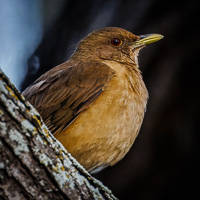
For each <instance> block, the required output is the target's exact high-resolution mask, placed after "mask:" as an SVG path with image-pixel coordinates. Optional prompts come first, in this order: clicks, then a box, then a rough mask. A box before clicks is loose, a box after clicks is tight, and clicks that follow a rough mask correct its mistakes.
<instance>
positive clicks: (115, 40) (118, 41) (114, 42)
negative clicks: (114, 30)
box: [111, 38, 122, 46]
mask: <svg viewBox="0 0 200 200" xmlns="http://www.w3.org/2000/svg"><path fill="white" fill-rule="evenodd" d="M111 44H112V45H113V46H120V45H121V44H122V41H121V40H120V39H119V38H113V39H112V40H111Z"/></svg>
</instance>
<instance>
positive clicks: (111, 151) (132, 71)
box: [22, 27, 163, 173]
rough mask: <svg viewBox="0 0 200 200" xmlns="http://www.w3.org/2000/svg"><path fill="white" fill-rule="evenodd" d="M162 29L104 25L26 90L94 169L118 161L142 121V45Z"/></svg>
mask: <svg viewBox="0 0 200 200" xmlns="http://www.w3.org/2000/svg"><path fill="white" fill-rule="evenodd" d="M162 38H163V35H161V34H147V35H135V34H133V33H131V32H129V31H127V30H125V29H122V28H119V27H104V28H101V29H99V30H95V31H93V32H91V33H90V34H88V35H87V36H86V37H85V38H83V39H82V40H81V41H80V42H79V43H78V45H77V47H76V49H75V51H74V53H73V54H72V56H71V57H70V58H69V59H68V60H67V61H66V62H64V63H62V64H60V65H58V66H56V67H54V68H52V69H51V70H49V71H47V72H46V73H44V74H43V75H41V76H40V77H39V78H38V79H36V81H35V82H33V83H32V84H31V85H30V86H29V87H27V88H26V89H25V90H24V92H23V93H22V94H23V95H24V97H25V98H26V99H27V100H28V101H29V102H30V103H31V104H32V105H33V106H34V107H35V108H36V109H37V110H38V112H39V113H40V114H41V116H42V118H43V120H44V122H45V124H46V125H47V127H48V128H49V129H50V131H51V132H52V134H53V135H54V136H55V137H56V138H57V139H58V140H59V141H60V142H61V143H62V144H63V146H64V147H65V148H66V149H67V150H68V152H70V153H71V154H72V156H73V157H75V158H76V159H77V160H78V162H79V163H80V164H81V165H83V166H84V167H85V168H86V169H87V170H88V171H89V172H90V173H97V172H99V171H101V170H103V169H104V168H106V167H108V166H113V165H115V164H116V163H118V162H119V161H120V160H121V159H122V158H123V157H124V156H125V155H126V154H127V153H128V151H129V150H130V148H131V146H132V145H133V143H134V141H135V139H136V137H137V135H138V133H139V130H140V128H141V125H142V121H143V118H144V114H145V111H146V105H147V100H148V91H147V88H146V86H145V83H144V81H143V78H142V73H141V71H140V68H139V64H138V55H139V51H140V50H141V49H142V48H143V47H145V46H146V45H148V44H151V43H154V42H157V41H158V40H160V39H162Z"/></svg>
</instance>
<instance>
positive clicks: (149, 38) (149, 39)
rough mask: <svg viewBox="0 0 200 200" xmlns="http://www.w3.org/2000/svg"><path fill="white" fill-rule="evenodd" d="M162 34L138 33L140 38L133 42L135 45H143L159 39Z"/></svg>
mask: <svg viewBox="0 0 200 200" xmlns="http://www.w3.org/2000/svg"><path fill="white" fill-rule="evenodd" d="M163 37H164V36H163V35H160V34H147V35H140V39H139V40H137V41H136V42H135V45H136V46H137V47H139V46H145V45H148V44H151V43H154V42H157V41H159V40H161V39H162V38H163Z"/></svg>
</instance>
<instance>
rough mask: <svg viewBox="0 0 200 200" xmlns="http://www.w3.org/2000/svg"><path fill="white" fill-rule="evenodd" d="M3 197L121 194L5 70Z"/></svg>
mask: <svg viewBox="0 0 200 200" xmlns="http://www.w3.org/2000/svg"><path fill="white" fill-rule="evenodd" d="M0 199H13V200H18V199H20V200H23V199H38V200H39V199H41V200H45V199H55V200H56V199H76V200H77V199H116V197H114V195H113V194H112V193H111V191H110V190H109V189H108V188H106V187H105V186H103V185H102V184H101V183H100V182H99V181H98V180H96V179H94V178H93V177H92V176H91V175H90V174H89V173H88V172H87V171H86V170H85V169H84V168H83V167H82V166H80V165H79V164H78V163H77V161H76V160H75V159H74V158H73V157H72V156H71V155H70V154H69V153H68V152H66V150H65V149H64V147H63V146H62V145H61V144H60V143H59V142H58V141H57V140H56V139H55V138H54V137H53V136H52V135H51V133H50V132H49V130H48V129H47V127H46V126H45V124H44V123H43V121H42V119H41V117H40V115H39V113H38V112H37V111H36V110H35V109H34V108H33V107H32V105H30V104H29V103H28V102H26V101H25V99H24V97H23V96H21V94H20V93H19V92H18V91H17V90H16V89H15V87H14V86H13V85H12V84H11V83H10V82H9V81H8V79H7V77H5V76H4V74H3V73H2V72H1V71H0Z"/></svg>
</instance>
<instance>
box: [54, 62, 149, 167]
mask: <svg viewBox="0 0 200 200" xmlns="http://www.w3.org/2000/svg"><path fill="white" fill-rule="evenodd" d="M106 64H108V63H106ZM116 68H118V69H117V70H118V71H116V76H114V77H113V78H112V80H111V81H110V82H109V84H108V85H107V86H106V87H105V88H104V91H103V92H102V94H101V95H100V96H99V97H98V98H97V99H96V100H95V101H94V102H93V103H92V104H91V105H90V107H89V108H88V109H87V110H86V111H85V112H82V113H81V114H80V115H79V116H78V117H77V119H76V120H75V121H74V122H73V123H72V124H71V125H70V126H69V127H68V128H67V129H66V130H65V131H64V132H63V133H62V134H59V135H58V136H57V138H58V139H59V140H60V141H61V142H62V143H63V144H64V146H65V147H66V148H67V149H68V150H69V152H71V153H72V155H73V156H74V157H76V158H77V159H78V161H79V162H80V163H81V164H83V166H85V167H86V168H87V169H91V168H93V167H96V166H101V165H103V164H106V165H113V164H115V163H116V162H118V161H119V160H121V159H122V158H123V157H124V155H125V154H126V153H127V152H128V150H129V149H130V147H131V145H132V144H133V142H134V140H135V138H136V136H137V134H138V131H139V129H140V126H141V123H142V120H143V116H144V110H145V106H146V99H145V98H143V97H141V96H140V95H138V94H137V93H135V91H134V90H133V86H134V85H130V84H134V81H133V80H131V79H132V77H129V78H130V79H129V80H128V79H127V74H126V73H125V71H124V72H123V69H121V68H120V66H116ZM130 81H132V83H131V82H130ZM142 84H143V83H142ZM141 92H142V91H141Z"/></svg>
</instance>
